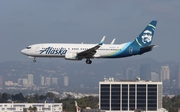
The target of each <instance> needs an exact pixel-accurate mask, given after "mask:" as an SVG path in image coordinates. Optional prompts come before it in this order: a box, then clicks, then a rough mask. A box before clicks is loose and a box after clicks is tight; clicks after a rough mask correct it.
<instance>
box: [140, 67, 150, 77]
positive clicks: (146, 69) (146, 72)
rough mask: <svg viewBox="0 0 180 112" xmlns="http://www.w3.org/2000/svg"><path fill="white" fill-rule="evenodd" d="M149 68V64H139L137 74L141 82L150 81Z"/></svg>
mask: <svg viewBox="0 0 180 112" xmlns="http://www.w3.org/2000/svg"><path fill="white" fill-rule="evenodd" d="M150 73H151V66H150V65H149V64H141V65H140V68H139V74H140V77H141V79H142V80H150V78H151V74H150Z"/></svg>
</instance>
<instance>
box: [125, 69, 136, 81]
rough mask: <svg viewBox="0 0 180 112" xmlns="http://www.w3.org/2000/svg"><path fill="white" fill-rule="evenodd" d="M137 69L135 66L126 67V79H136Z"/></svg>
mask: <svg viewBox="0 0 180 112" xmlns="http://www.w3.org/2000/svg"><path fill="white" fill-rule="evenodd" d="M135 73H136V72H135V69H133V68H126V73H125V74H126V75H125V77H124V79H125V80H134V79H135V78H136V76H135Z"/></svg>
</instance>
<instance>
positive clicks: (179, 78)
mask: <svg viewBox="0 0 180 112" xmlns="http://www.w3.org/2000/svg"><path fill="white" fill-rule="evenodd" d="M178 87H180V67H179V70H178Z"/></svg>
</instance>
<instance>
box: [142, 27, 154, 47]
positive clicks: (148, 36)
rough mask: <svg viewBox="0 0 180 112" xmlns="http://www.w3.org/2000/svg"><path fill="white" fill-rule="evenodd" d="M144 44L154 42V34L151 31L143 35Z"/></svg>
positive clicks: (146, 31)
mask: <svg viewBox="0 0 180 112" xmlns="http://www.w3.org/2000/svg"><path fill="white" fill-rule="evenodd" d="M141 38H142V42H143V43H144V44H146V43H147V42H151V41H152V32H151V31H149V30H145V31H144V32H143V34H142V37H141Z"/></svg>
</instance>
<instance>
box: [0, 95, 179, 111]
mask: <svg viewBox="0 0 180 112" xmlns="http://www.w3.org/2000/svg"><path fill="white" fill-rule="evenodd" d="M46 98H49V99H51V100H53V102H54V103H62V104H63V110H66V111H74V112H75V103H74V101H77V104H78V106H79V107H81V108H86V107H91V108H93V109H98V103H99V98H98V97H93V96H89V97H84V98H80V99H75V98H73V97H72V96H71V95H68V97H67V98H65V99H60V98H59V97H58V96H55V95H54V94H53V93H46V94H45V95H39V94H34V95H26V96H24V95H23V94H22V93H18V94H8V93H0V103H7V102H8V101H11V100H12V101H13V102H16V103H24V102H26V103H39V102H40V101H44V100H45V99H46ZM162 102H163V108H165V109H166V110H168V111H169V112H177V111H178V109H179V108H180V95H176V96H174V97H172V98H170V97H168V96H164V97H163V98H162ZM30 110H32V112H35V111H33V110H36V108H34V107H30Z"/></svg>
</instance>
